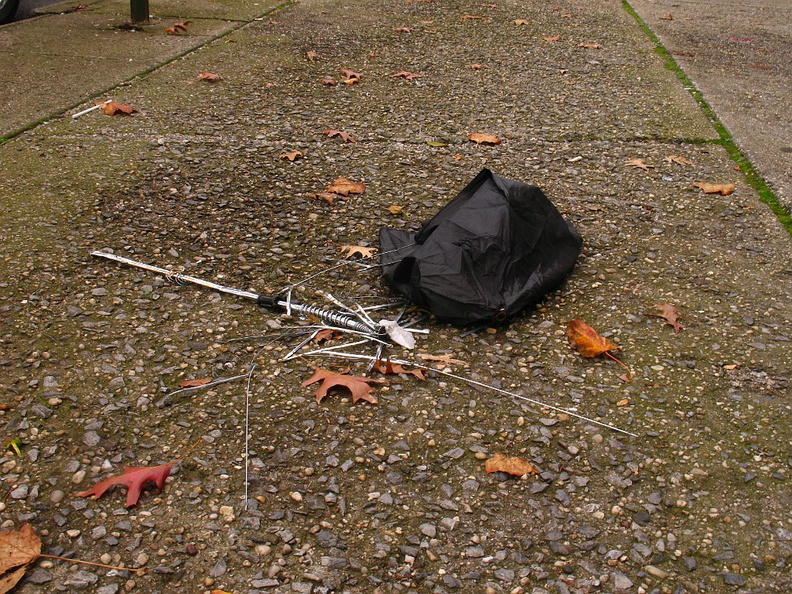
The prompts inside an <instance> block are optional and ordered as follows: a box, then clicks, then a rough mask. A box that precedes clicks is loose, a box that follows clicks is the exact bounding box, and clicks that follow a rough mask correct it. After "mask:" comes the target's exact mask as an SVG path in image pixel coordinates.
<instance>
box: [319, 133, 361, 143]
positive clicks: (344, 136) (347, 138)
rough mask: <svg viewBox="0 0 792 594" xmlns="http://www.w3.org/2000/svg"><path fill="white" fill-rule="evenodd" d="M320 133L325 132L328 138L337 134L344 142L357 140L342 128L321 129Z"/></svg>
mask: <svg viewBox="0 0 792 594" xmlns="http://www.w3.org/2000/svg"><path fill="white" fill-rule="evenodd" d="M322 134H327V137H328V138H334V137H335V136H338V137H339V138H340V139H341V140H343V141H344V142H357V140H355V138H354V137H353V136H352V135H351V134H349V133H348V132H344V131H342V130H322Z"/></svg>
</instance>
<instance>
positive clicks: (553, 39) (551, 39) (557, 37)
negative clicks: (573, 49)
mask: <svg viewBox="0 0 792 594" xmlns="http://www.w3.org/2000/svg"><path fill="white" fill-rule="evenodd" d="M542 39H544V40H545V41H548V42H550V43H555V42H556V41H561V36H560V35H551V36H550V37H542Z"/></svg>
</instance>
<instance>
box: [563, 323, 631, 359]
mask: <svg viewBox="0 0 792 594" xmlns="http://www.w3.org/2000/svg"><path fill="white" fill-rule="evenodd" d="M567 338H568V339H569V343H570V344H571V345H572V346H573V347H575V348H576V349H577V350H578V352H579V353H580V355H581V356H583V357H596V356H598V355H601V354H603V353H605V352H607V351H618V350H619V346H618V345H617V344H616V343H615V342H613V341H611V340H608V339H607V338H605V337H604V336H601V335H600V334H599V333H598V332H597V331H596V330H594V328H592V327H591V326H589V325H588V324H586V322H584V321H583V320H581V319H580V318H577V319H575V320H570V321H569V322H568V323H567Z"/></svg>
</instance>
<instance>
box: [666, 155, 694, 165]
mask: <svg viewBox="0 0 792 594" xmlns="http://www.w3.org/2000/svg"><path fill="white" fill-rule="evenodd" d="M663 161H665V162H666V163H676V164H677V165H693V161H691V160H690V159H688V158H687V157H683V156H682V155H668V156H667V157H666V158H665V159H663Z"/></svg>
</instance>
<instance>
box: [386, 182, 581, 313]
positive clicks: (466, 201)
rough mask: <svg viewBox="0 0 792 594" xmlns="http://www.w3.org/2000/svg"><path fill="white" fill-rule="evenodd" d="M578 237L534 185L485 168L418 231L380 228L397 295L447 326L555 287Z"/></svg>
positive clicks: (518, 306) (514, 309) (515, 309)
mask: <svg viewBox="0 0 792 594" xmlns="http://www.w3.org/2000/svg"><path fill="white" fill-rule="evenodd" d="M581 245H582V240H581V238H580V235H579V234H578V232H577V231H576V230H575V228H574V227H573V226H572V224H571V223H569V222H567V221H566V220H564V218H563V217H562V216H561V213H559V212H558V210H557V209H556V207H555V206H554V205H553V204H552V202H550V200H549V199H548V198H547V197H546V196H545V195H544V194H543V193H542V191H541V190H540V189H539V188H537V187H536V186H531V185H528V184H525V183H522V182H517V181H511V180H508V179H504V178H502V177H499V176H498V175H495V174H494V173H492V172H491V171H489V170H488V169H484V170H482V171H481V173H479V174H478V175H477V176H476V177H475V179H474V180H473V181H471V182H470V183H469V184H468V185H467V187H466V188H465V189H464V190H462V192H460V194H459V195H458V196H457V197H456V198H454V199H453V200H452V201H451V202H449V203H448V204H447V205H446V206H445V207H444V208H443V209H442V210H441V211H440V212H438V213H437V215H435V216H434V217H433V218H432V219H430V220H429V221H427V222H426V223H425V224H424V226H423V228H422V229H421V230H420V231H419V232H418V233H412V232H406V231H399V230H395V229H385V228H383V229H381V230H380V250H381V255H380V263H381V264H382V267H383V274H384V276H385V279H386V280H387V281H388V283H390V284H391V285H392V286H393V287H394V288H395V289H396V290H397V291H398V292H399V293H401V294H402V295H404V296H405V297H407V299H409V300H410V301H411V302H413V303H414V304H416V305H420V306H422V307H425V308H426V309H428V310H429V311H430V312H432V313H433V314H434V315H435V316H436V317H438V318H440V319H442V320H445V321H447V322H450V323H452V324H457V325H464V324H469V323H473V322H484V321H496V322H497V321H505V320H508V319H511V318H512V317H514V316H515V315H516V314H517V313H519V312H520V311H521V310H522V309H524V308H525V307H526V306H528V305H531V304H532V303H536V302H537V301H539V300H541V298H542V296H543V295H544V294H545V293H547V292H548V291H551V290H552V289H554V288H556V287H557V286H558V285H559V284H560V283H561V282H562V281H563V280H564V278H566V276H567V275H568V274H569V272H570V271H571V270H572V267H573V266H574V265H575V260H577V257H578V255H579V254H580V248H581Z"/></svg>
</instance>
